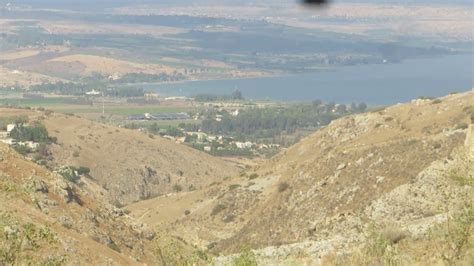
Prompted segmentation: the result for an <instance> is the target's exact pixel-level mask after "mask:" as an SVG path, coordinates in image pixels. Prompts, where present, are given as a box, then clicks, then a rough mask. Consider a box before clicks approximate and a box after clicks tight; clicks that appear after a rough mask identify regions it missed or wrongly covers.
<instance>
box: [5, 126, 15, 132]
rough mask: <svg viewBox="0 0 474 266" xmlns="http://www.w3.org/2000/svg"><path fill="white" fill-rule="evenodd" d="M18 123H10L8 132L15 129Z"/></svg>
mask: <svg viewBox="0 0 474 266" xmlns="http://www.w3.org/2000/svg"><path fill="white" fill-rule="evenodd" d="M15 127H16V125H15V124H8V125H7V132H8V133H10V132H12V131H13V130H14V129H15Z"/></svg>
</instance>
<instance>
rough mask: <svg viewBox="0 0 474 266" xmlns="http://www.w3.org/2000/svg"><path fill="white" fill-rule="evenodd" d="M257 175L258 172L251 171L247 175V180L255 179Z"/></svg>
mask: <svg viewBox="0 0 474 266" xmlns="http://www.w3.org/2000/svg"><path fill="white" fill-rule="evenodd" d="M257 177H258V174H257V173H253V174H251V175H250V176H249V180H252V179H255V178H257Z"/></svg>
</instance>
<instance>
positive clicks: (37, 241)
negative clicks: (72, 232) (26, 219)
mask: <svg viewBox="0 0 474 266" xmlns="http://www.w3.org/2000/svg"><path fill="white" fill-rule="evenodd" d="M0 230H1V232H2V234H0V264H1V265H31V264H35V263H38V264H39V265H47V264H45V262H46V261H51V259H54V260H59V261H61V260H60V258H62V256H56V255H55V256H54V257H50V258H46V259H45V258H42V257H41V256H38V257H39V258H38V257H36V259H33V257H32V256H31V255H32V252H33V253H34V252H38V251H39V250H41V249H53V248H54V246H55V245H56V243H57V242H58V240H57V236H56V234H55V233H54V232H53V231H51V229H50V228H49V227H37V226H36V225H34V224H32V223H25V224H21V223H19V222H18V221H16V220H15V219H14V217H13V216H12V215H10V214H8V213H3V212H2V213H0Z"/></svg>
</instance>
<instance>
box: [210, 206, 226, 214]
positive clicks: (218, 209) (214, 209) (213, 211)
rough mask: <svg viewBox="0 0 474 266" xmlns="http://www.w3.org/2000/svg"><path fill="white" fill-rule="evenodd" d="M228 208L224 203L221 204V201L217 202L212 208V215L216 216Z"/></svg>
mask: <svg viewBox="0 0 474 266" xmlns="http://www.w3.org/2000/svg"><path fill="white" fill-rule="evenodd" d="M226 208H227V207H226V206H225V205H224V204H220V203H219V204H217V205H216V206H214V208H213V209H212V212H211V216H216V215H217V214H219V213H220V212H221V211H223V210H225V209H226Z"/></svg>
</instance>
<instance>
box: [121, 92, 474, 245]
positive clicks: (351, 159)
mask: <svg viewBox="0 0 474 266" xmlns="http://www.w3.org/2000/svg"><path fill="white" fill-rule="evenodd" d="M472 102H474V93H473V92H468V93H462V94H457V95H450V96H446V97H443V98H440V99H439V100H436V101H434V100H416V101H413V102H411V103H407V104H399V105H395V106H392V107H389V108H386V109H384V110H380V111H377V112H371V113H365V114H359V115H354V116H349V117H345V118H342V119H339V120H337V121H334V122H333V123H331V125H329V126H328V127H326V128H325V129H322V130H320V131H318V132H316V133H315V134H313V135H312V136H309V137H307V138H306V139H304V140H302V141H301V142H300V143H299V144H297V145H295V146H294V147H291V148H290V149H288V150H287V151H285V152H283V153H281V154H279V155H278V156H276V157H275V158H273V159H272V160H271V161H270V162H268V163H265V164H263V165H262V166H260V167H257V168H256V169H255V173H257V174H258V175H259V177H258V178H256V179H252V180H248V179H247V178H243V177H234V178H233V179H231V180H228V181H225V182H223V183H222V184H221V185H220V186H213V187H210V188H208V189H206V190H203V191H199V192H195V193H190V194H189V195H181V196H179V199H178V196H176V197H174V198H173V197H171V198H170V197H167V198H157V199H153V200H150V201H148V202H142V203H139V204H137V205H131V206H129V209H130V210H131V211H132V215H136V216H142V219H143V220H145V221H147V223H150V224H154V223H160V222H161V223H166V222H170V221H171V222H170V224H169V229H170V231H172V232H175V233H176V234H181V235H182V237H184V238H185V239H186V240H188V241H189V242H192V243H196V244H199V245H201V246H203V247H204V246H206V245H208V244H211V243H212V242H215V243H217V244H218V245H217V248H215V249H214V250H217V251H236V250H238V249H240V247H242V246H247V245H250V246H251V247H254V248H262V247H266V246H271V245H279V244H285V243H297V242H301V241H311V240H315V239H321V238H324V237H327V236H330V235H334V234H335V232H347V233H348V234H349V233H350V232H352V231H358V230H361V227H362V226H363V224H364V219H366V218H364V217H366V215H365V214H364V210H365V208H366V207H367V206H369V205H370V204H371V203H372V202H374V201H375V200H377V199H379V198H380V197H381V196H383V195H385V194H387V193H389V192H391V191H392V190H393V189H394V188H396V187H399V186H401V185H404V184H407V183H410V182H412V181H413V180H414V179H415V178H416V177H417V175H418V174H419V173H420V172H422V171H423V170H424V169H426V168H427V167H428V166H429V165H431V163H433V162H434V161H437V160H440V159H445V158H448V157H449V155H450V154H451V152H452V150H453V149H454V148H456V147H459V146H461V145H462V143H463V142H464V139H465V135H466V134H465V133H466V130H465V129H462V127H461V128H460V127H459V125H462V123H463V122H468V120H469V118H468V117H469V112H472V108H473V107H472ZM248 174H251V172H249V173H248ZM232 184H237V185H240V187H238V186H231V185H232ZM183 197H184V198H183ZM186 197H189V199H187V198H186ZM173 200H176V201H179V202H181V203H185V202H189V205H188V206H181V205H180V206H179V208H180V211H179V212H176V213H177V215H176V216H174V217H173V219H160V217H159V216H160V213H162V212H161V209H160V208H155V207H154V206H160V205H161V206H163V205H166V206H169V205H170V202H172V201H173ZM166 208H171V207H163V209H166ZM184 210H190V211H191V213H190V214H189V215H187V216H186V215H184V214H183V212H184ZM145 212H146V215H143V214H144V213H145ZM367 219H368V218H367ZM367 219H366V220H367ZM183 232H185V233H183Z"/></svg>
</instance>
